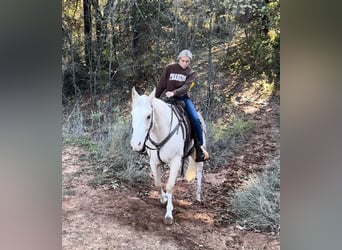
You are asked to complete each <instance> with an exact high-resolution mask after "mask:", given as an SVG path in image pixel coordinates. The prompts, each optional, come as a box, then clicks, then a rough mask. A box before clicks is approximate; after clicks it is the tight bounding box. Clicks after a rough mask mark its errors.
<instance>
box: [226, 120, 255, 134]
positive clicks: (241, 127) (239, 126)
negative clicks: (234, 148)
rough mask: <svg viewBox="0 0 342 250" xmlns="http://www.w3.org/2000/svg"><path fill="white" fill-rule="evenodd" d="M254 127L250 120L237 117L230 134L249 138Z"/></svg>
mask: <svg viewBox="0 0 342 250" xmlns="http://www.w3.org/2000/svg"><path fill="white" fill-rule="evenodd" d="M252 128H253V126H252V123H251V122H250V121H248V120H244V119H241V118H236V119H235V120H234V121H233V124H232V126H231V127H230V129H229V135H230V136H231V137H235V138H247V136H248V135H249V134H250V132H251V131H252Z"/></svg>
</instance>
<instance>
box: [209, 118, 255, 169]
mask: <svg viewBox="0 0 342 250" xmlns="http://www.w3.org/2000/svg"><path fill="white" fill-rule="evenodd" d="M252 129H253V125H252V123H251V122H250V121H248V120H244V119H242V118H238V117H235V116H232V117H231V121H230V122H227V121H224V120H223V119H218V120H217V121H215V122H212V123H211V124H209V126H208V135H207V147H208V149H209V154H210V156H211V157H210V158H211V160H210V162H209V164H210V166H211V168H219V167H222V166H225V165H226V164H227V160H228V157H229V156H232V155H233V154H234V152H235V151H237V150H238V149H239V147H240V146H241V145H242V144H243V143H244V142H245V141H246V140H247V139H248V136H249V135H250V133H251V131H252Z"/></svg>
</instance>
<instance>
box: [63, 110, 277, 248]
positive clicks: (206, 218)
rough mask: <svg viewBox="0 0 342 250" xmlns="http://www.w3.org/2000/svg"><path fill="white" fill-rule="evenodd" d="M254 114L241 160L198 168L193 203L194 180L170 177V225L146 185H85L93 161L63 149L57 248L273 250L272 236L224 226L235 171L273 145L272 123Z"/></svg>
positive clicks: (237, 178)
mask: <svg viewBox="0 0 342 250" xmlns="http://www.w3.org/2000/svg"><path fill="white" fill-rule="evenodd" d="M261 112H262V114H266V116H267V115H268V113H270V112H268V111H267V110H266V109H265V110H261ZM258 117H259V118H256V119H255V120H254V122H255V124H256V128H257V130H258V131H256V133H255V136H254V137H255V138H252V140H251V143H250V145H249V146H248V147H247V148H245V150H244V153H243V157H242V156H240V157H238V156H237V157H234V158H232V159H229V161H230V166H231V167H229V168H227V169H224V170H221V172H212V173H209V172H205V173H204V179H203V186H202V189H203V202H202V203H201V204H196V203H195V204H193V197H194V194H195V183H187V182H186V181H185V180H182V179H181V178H179V179H178V180H177V183H176V187H175V191H174V207H175V210H174V217H175V223H174V224H173V225H164V224H163V217H164V213H165V208H164V207H162V206H161V205H160V203H159V199H158V194H157V192H156V191H155V189H154V187H153V186H152V185H151V186H149V187H147V188H146V187H144V188H141V189H140V190H139V188H136V189H129V188H128V187H124V186H118V187H117V188H115V189H113V188H109V187H107V186H101V187H96V188H95V187H93V186H92V185H90V181H91V180H92V179H93V178H94V176H93V174H94V172H93V171H92V168H94V166H92V165H90V163H89V162H88V160H87V152H86V151H85V150H84V149H82V148H79V147H75V146H64V147H63V156H62V161H63V171H62V174H63V197H62V199H63V200H62V209H63V232H62V238H63V241H62V242H63V249H191V250H193V249H215V250H220V249H280V244H279V239H277V238H275V237H273V236H271V235H269V234H263V233H256V232H250V231H246V230H244V229H243V228H241V227H239V226H238V225H235V224H232V223H231V220H230V219H231V218H230V217H229V211H228V210H227V204H226V200H225V197H226V196H227V192H229V191H231V190H232V188H233V187H235V186H237V185H239V184H240V182H241V176H243V175H245V174H246V173H248V172H250V171H251V168H254V169H257V168H258V166H260V164H262V163H263V162H264V161H265V160H266V157H268V158H269V157H270V156H272V155H276V152H277V150H278V148H277V147H278V146H277V145H278V143H277V140H278V139H279V138H278V137H279V130H278V128H277V126H276V124H275V123H273V122H269V121H268V120H265V119H264V118H265V115H260V116H258ZM261 132H264V133H265V134H264V136H262V137H261V136H260V133H261ZM269 133H271V134H269ZM258 135H259V136H258ZM277 136H278V137H277Z"/></svg>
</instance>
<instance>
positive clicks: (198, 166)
mask: <svg viewBox="0 0 342 250" xmlns="http://www.w3.org/2000/svg"><path fill="white" fill-rule="evenodd" d="M202 171H203V162H196V179H197V190H196V201H201V192H202Z"/></svg>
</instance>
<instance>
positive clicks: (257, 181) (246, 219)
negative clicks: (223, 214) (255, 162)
mask: <svg viewBox="0 0 342 250" xmlns="http://www.w3.org/2000/svg"><path fill="white" fill-rule="evenodd" d="M230 206H231V210H232V212H233V213H234V214H235V215H236V222H237V223H239V224H241V225H243V226H245V227H246V228H248V229H258V230H263V231H272V232H275V233H279V231H280V160H279V158H277V159H276V160H274V161H273V162H272V163H271V164H270V165H269V166H267V167H266V169H265V171H264V172H263V173H262V174H261V175H259V176H256V175H254V176H251V178H250V179H249V181H248V183H247V185H246V186H245V187H244V188H241V189H239V190H237V191H236V193H235V195H234V196H233V197H232V199H231V200H230Z"/></svg>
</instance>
